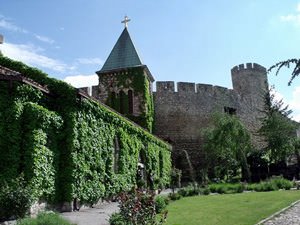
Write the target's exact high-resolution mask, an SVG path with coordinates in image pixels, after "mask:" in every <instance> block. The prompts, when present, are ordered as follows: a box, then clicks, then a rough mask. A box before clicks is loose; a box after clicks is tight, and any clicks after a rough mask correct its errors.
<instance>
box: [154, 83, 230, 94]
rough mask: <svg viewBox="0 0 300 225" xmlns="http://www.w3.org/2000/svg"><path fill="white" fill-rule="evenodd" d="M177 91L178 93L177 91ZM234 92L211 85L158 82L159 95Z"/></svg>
mask: <svg viewBox="0 0 300 225" xmlns="http://www.w3.org/2000/svg"><path fill="white" fill-rule="evenodd" d="M175 90H177V91H175ZM232 91H233V90H232V89H228V88H226V87H220V86H213V85H211V84H196V83H191V82H177V83H175V82H174V81H157V82H156V92H157V93H161V94H163V93H187V94H191V93H194V94H196V93H199V94H211V95H213V94H217V93H220V94H229V93H231V92H232Z"/></svg>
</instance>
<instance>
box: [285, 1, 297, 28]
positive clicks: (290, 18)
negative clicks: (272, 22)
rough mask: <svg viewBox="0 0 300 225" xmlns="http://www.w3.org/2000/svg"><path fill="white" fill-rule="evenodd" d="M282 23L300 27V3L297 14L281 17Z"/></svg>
mask: <svg viewBox="0 0 300 225" xmlns="http://www.w3.org/2000/svg"><path fill="white" fill-rule="evenodd" d="M280 20H281V21H282V22H290V23H293V24H295V25H299V26H300V3H298V4H297V7H296V12H295V13H290V14H288V15H283V16H280Z"/></svg>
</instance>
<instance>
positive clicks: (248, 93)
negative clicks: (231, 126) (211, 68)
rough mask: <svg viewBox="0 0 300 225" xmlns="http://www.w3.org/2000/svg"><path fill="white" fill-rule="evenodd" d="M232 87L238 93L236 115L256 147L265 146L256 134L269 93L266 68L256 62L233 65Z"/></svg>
mask: <svg viewBox="0 0 300 225" xmlns="http://www.w3.org/2000/svg"><path fill="white" fill-rule="evenodd" d="M231 77H232V85H233V89H234V90H235V91H236V92H237V93H238V94H239V95H240V103H239V111H238V112H239V113H238V116H239V118H240V119H241V121H242V122H243V124H244V125H245V126H246V128H247V129H248V130H249V131H250V132H251V134H252V143H253V145H254V146H255V147H256V148H257V149H261V148H262V147H264V146H265V142H264V140H263V138H260V137H259V136H258V135H256V134H257V132H258V131H259V129H260V127H261V121H262V118H263V117H264V116H265V114H264V113H263V111H264V110H265V104H266V95H267V94H268V93H269V87H268V78H267V70H266V68H265V67H263V66H261V65H259V64H256V63H253V64H252V63H247V64H246V65H244V64H241V65H239V66H235V67H233V68H232V70H231Z"/></svg>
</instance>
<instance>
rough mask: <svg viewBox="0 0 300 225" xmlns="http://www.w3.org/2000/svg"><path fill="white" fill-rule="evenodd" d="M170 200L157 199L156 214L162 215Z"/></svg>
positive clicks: (160, 197)
mask: <svg viewBox="0 0 300 225" xmlns="http://www.w3.org/2000/svg"><path fill="white" fill-rule="evenodd" d="M167 199H168V198H166V197H163V196H156V197H155V211H156V213H161V212H162V211H163V210H164V209H165V208H166V207H167V203H168V200H167Z"/></svg>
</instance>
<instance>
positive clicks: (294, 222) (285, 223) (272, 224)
mask: <svg viewBox="0 0 300 225" xmlns="http://www.w3.org/2000/svg"><path fill="white" fill-rule="evenodd" d="M299 224H300V202H298V203H296V204H295V205H293V206H292V207H290V208H288V209H287V210H284V211H283V212H281V213H280V214H278V215H276V216H274V217H272V218H271V219H270V220H267V221H266V222H264V223H262V225H299Z"/></svg>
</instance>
